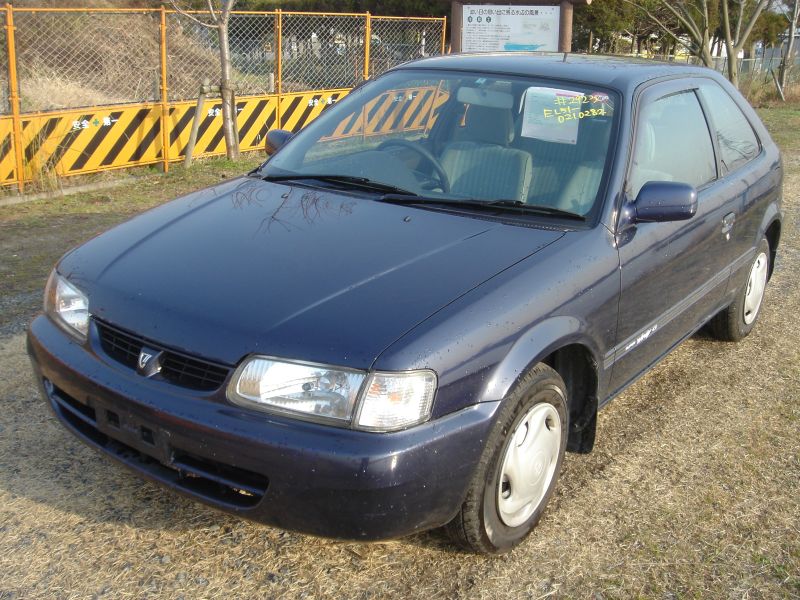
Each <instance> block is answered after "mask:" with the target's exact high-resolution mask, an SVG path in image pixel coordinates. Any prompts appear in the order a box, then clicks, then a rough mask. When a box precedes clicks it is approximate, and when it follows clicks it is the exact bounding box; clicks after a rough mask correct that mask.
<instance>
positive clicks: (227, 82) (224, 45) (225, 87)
mask: <svg viewBox="0 0 800 600" xmlns="http://www.w3.org/2000/svg"><path fill="white" fill-rule="evenodd" d="M217 30H218V31H219V59H220V67H221V73H222V80H221V81H220V84H219V88H220V93H221V96H222V134H223V135H224V136H225V153H226V156H227V157H228V158H229V159H230V160H237V159H238V158H239V142H238V139H237V138H238V136H237V132H236V131H235V127H236V106H235V105H234V101H233V88H232V82H231V48H230V43H229V41H228V19H227V18H225V19H222V18H220V20H219V23H218V24H217Z"/></svg>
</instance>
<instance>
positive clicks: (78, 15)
mask: <svg viewBox="0 0 800 600" xmlns="http://www.w3.org/2000/svg"><path fill="white" fill-rule="evenodd" d="M14 25H15V26H16V29H15V41H16V64H17V73H18V78H19V95H20V110H21V111H22V112H33V111H44V110H54V109H61V108H70V107H77V106H98V105H104V104H116V103H123V102H148V101H153V100H156V99H158V98H159V95H160V91H159V85H160V84H159V77H160V60H159V55H160V32H159V20H158V14H153V13H152V12H143V13H131V12H124V13H98V12H58V11H47V12H25V11H22V10H15V11H14ZM4 55H5V56H6V60H7V56H8V54H7V52H6V53H4ZM6 71H7V69H6Z"/></svg>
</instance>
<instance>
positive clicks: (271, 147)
mask: <svg viewBox="0 0 800 600" xmlns="http://www.w3.org/2000/svg"><path fill="white" fill-rule="evenodd" d="M293 135H294V134H293V133H292V132H291V131H286V130H285V129H273V130H271V131H268V132H267V138H266V141H265V142H264V150H266V152H267V156H272V155H273V154H275V153H276V152H277V151H278V150H280V149H281V148H282V147H283V146H285V145H286V142H288V141H289V140H290V139H292V136H293Z"/></svg>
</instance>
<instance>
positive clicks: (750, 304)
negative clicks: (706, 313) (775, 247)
mask: <svg viewBox="0 0 800 600" xmlns="http://www.w3.org/2000/svg"><path fill="white" fill-rule="evenodd" d="M769 260H770V250H769V243H768V242H767V240H766V239H764V238H762V239H761V242H760V243H759V244H758V249H757V250H756V256H755V258H754V259H753V262H752V263H751V264H750V270H749V271H748V276H747V280H746V281H745V282H744V284H743V285H742V287H741V289H740V290H739V291H737V293H736V300H734V301H733V303H732V304H731V305H730V306H728V307H727V308H726V309H724V310H722V311H721V312H720V313H719V314H718V315H716V316H715V317H714V318H713V319H712V320H711V323H710V325H711V327H710V329H711V333H712V335H713V336H714V337H715V338H717V339H718V340H722V341H725V342H738V341H739V340H742V339H744V338H745V337H747V335H748V334H749V333H750V332H751V331H752V330H753V327H755V325H756V319H758V315H759V313H760V311H761V307H762V306H763V304H764V290H765V288H766V286H767V279H768V278H769V270H770V264H769Z"/></svg>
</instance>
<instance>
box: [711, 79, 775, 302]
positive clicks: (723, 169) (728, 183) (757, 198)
mask: <svg viewBox="0 0 800 600" xmlns="http://www.w3.org/2000/svg"><path fill="white" fill-rule="evenodd" d="M700 97H701V98H702V99H703V104H704V106H706V107H707V110H706V113H707V115H708V117H709V122H710V124H711V130H712V132H714V134H715V137H716V139H717V145H718V148H719V163H720V182H719V184H718V185H720V186H721V187H722V186H724V188H725V191H724V193H725V194H726V195H727V196H729V197H730V198H731V199H732V202H733V201H735V203H736V204H735V206H734V208H733V209H732V212H735V219H734V220H733V223H731V231H730V234H731V245H732V249H733V253H732V260H733V261H734V262H733V266H732V268H733V272H732V273H731V278H730V283H729V285H728V293H729V298H730V293H731V292H733V291H734V290H735V289H736V287H737V286H738V285H741V282H742V281H744V280H745V279H746V277H747V275H748V274H749V269H750V263H751V261H752V259H753V256H754V252H755V249H756V245H757V243H758V239H759V233H760V228H761V227H762V219H763V216H764V211H765V209H766V207H767V205H768V204H769V203H770V202H773V201H774V200H775V197H776V196H777V195H778V194H779V193H780V188H779V186H778V185H777V184H778V183H779V179H776V178H775V177H770V176H769V175H770V173H771V172H772V171H773V170H774V168H775V166H776V165H775V163H774V158H770V157H769V156H768V155H767V152H765V151H764V149H763V147H762V144H761V142H760V140H759V139H758V136H757V135H756V133H755V131H754V129H753V126H752V124H751V123H750V121H749V120H748V118H747V117H746V116H745V114H744V112H743V111H742V109H741V108H740V107H739V106H738V105H737V103H736V102H735V101H734V99H733V98H732V97H731V96H730V95H729V94H728V92H727V91H725V89H723V87H722V86H721V85H720V84H719V83H717V82H716V81H714V80H711V79H703V80H701V81H700Z"/></svg>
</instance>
